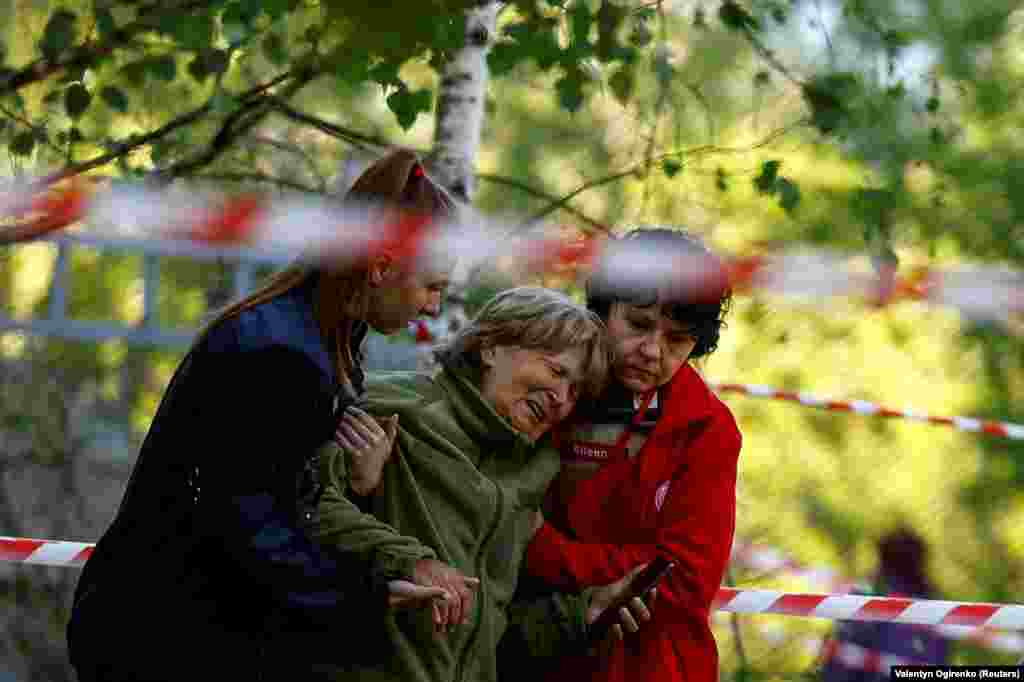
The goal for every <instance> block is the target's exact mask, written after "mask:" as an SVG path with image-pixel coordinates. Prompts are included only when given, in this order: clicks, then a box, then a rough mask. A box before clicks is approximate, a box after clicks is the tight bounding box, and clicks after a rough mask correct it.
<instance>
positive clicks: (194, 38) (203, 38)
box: [160, 12, 216, 50]
mask: <svg viewBox="0 0 1024 682" xmlns="http://www.w3.org/2000/svg"><path fill="white" fill-rule="evenodd" d="M160 30H161V31H163V32H164V33H167V34H168V35H170V36H171V37H173V38H174V39H175V40H177V41H178V43H179V44H180V45H181V46H182V47H184V48H185V49H188V50H203V49H206V48H208V47H210V45H211V44H213V40H214V35H215V31H216V26H215V25H214V22H213V17H212V16H210V14H209V13H207V12H192V13H188V14H186V13H171V14H168V15H166V17H165V18H163V20H162V23H161V26H160Z"/></svg>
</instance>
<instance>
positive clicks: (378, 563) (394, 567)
mask: <svg viewBox="0 0 1024 682" xmlns="http://www.w3.org/2000/svg"><path fill="white" fill-rule="evenodd" d="M317 461H318V462H319V479H320V486H321V492H320V495H319V497H318V499H317V500H316V503H315V504H314V505H313V506H312V507H311V508H308V509H307V510H306V511H305V513H304V514H303V515H302V518H303V522H304V524H305V530H306V532H307V533H309V535H310V537H312V538H313V539H315V540H316V541H318V542H319V543H321V544H322V545H326V546H328V547H335V548H338V549H343V550H344V551H346V552H355V553H356V554H357V555H359V556H361V557H362V558H363V559H364V560H365V561H366V562H367V563H368V565H369V566H370V570H371V572H372V573H373V574H374V575H375V576H377V577H382V578H386V579H395V578H409V577H411V575H412V568H413V565H414V564H415V563H416V562H417V561H419V560H420V559H434V558H437V555H436V554H435V552H434V551H433V550H432V549H430V548H429V547H427V546H426V545H424V544H423V543H422V542H420V541H419V540H417V539H416V538H413V537H409V536H407V535H401V534H400V533H399V532H398V531H397V530H395V529H394V528H393V527H391V526H389V525H388V524H386V523H384V522H382V521H379V520H378V519H377V518H376V517H374V516H372V515H370V514H367V513H365V512H363V511H362V510H361V509H360V508H359V507H358V506H357V505H356V504H355V502H353V501H352V500H351V499H350V498H349V497H348V493H349V487H348V466H347V463H346V459H345V452H344V450H343V449H342V448H341V447H339V446H338V445H337V444H336V443H334V442H333V441H331V442H328V443H326V444H324V445H323V446H321V447H320V449H319V450H318V452H317Z"/></svg>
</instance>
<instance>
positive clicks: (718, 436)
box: [671, 365, 743, 455]
mask: <svg viewBox="0 0 1024 682" xmlns="http://www.w3.org/2000/svg"><path fill="white" fill-rule="evenodd" d="M672 389H673V390H672V398H671V400H672V403H673V405H674V411H675V412H677V413H678V414H676V415H675V417H676V418H677V419H680V420H681V421H691V420H692V421H696V422H703V435H704V437H705V438H706V439H711V440H713V441H715V442H716V444H717V448H716V449H717V450H720V451H727V452H730V453H733V454H735V455H738V454H739V451H740V448H741V447H742V445H743V436H742V434H741V432H740V429H739V424H738V423H737V422H736V416H735V415H734V414H733V413H732V410H730V409H729V406H728V405H726V404H725V402H723V401H722V399H721V398H719V397H718V395H717V394H716V393H715V392H714V391H713V390H712V389H711V387H710V386H708V384H707V382H706V381H705V380H704V377H702V376H701V375H700V373H698V372H697V370H696V369H694V368H693V367H690V366H689V365H684V367H683V370H682V371H681V372H680V376H678V377H676V379H675V380H674V381H673V386H672Z"/></svg>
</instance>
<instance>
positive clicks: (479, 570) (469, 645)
mask: <svg viewBox="0 0 1024 682" xmlns="http://www.w3.org/2000/svg"><path fill="white" fill-rule="evenodd" d="M481 464H483V462H482V461H481ZM480 474H481V475H482V476H484V478H485V479H486V480H487V482H488V483H490V484H491V485H493V486H494V489H495V490H496V491H497V493H498V496H497V500H498V504H497V509H496V513H495V515H494V521H493V522H492V523H491V527H490V528H488V529H487V535H485V536H484V540H483V542H481V543H480V549H479V551H477V554H476V557H475V559H474V562H473V563H474V565H475V566H476V575H477V577H478V578H480V592H479V594H477V600H478V602H477V603H478V606H477V609H478V611H479V612H480V618H478V619H477V624H476V627H475V628H474V629H473V632H471V633H470V635H469V637H468V638H467V639H466V644H465V645H464V646H463V648H462V651H461V653H460V654H459V663H458V665H457V666H456V667H455V682H461V680H462V675H463V673H464V671H465V668H466V659H467V658H469V652H470V651H471V650H472V649H473V643H474V642H475V641H476V638H477V636H478V635H479V634H480V629H481V628H482V627H483V615H484V603H485V602H484V599H485V597H486V596H487V595H486V594H485V592H486V591H487V585H486V584H485V581H484V579H483V564H482V563H481V561H480V559H481V558H482V557H483V555H484V551H485V550H486V548H487V545H488V543H489V542H490V540H491V538H493V537H494V532H495V531H496V530H497V529H498V526H499V525H500V524H501V518H502V513H501V512H502V509H503V507H504V504H505V495H504V493H503V492H502V490H501V486H500V485H498V484H497V483H496V482H494V481H492V480H491V479H490V478H488V477H487V476H485V475H484V473H483V471H482V470H481V471H480Z"/></svg>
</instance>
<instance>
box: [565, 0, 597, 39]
mask: <svg viewBox="0 0 1024 682" xmlns="http://www.w3.org/2000/svg"><path fill="white" fill-rule="evenodd" d="M569 22H570V26H571V31H572V42H573V43H575V44H576V45H580V46H582V45H589V44H590V26H591V24H593V23H594V15H593V14H592V13H591V11H590V5H588V4H587V2H586V0H576V2H575V3H574V4H573V6H572V9H570V10H569Z"/></svg>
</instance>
